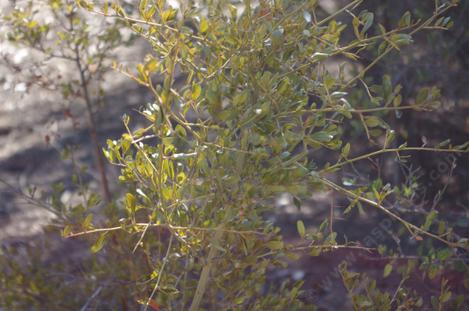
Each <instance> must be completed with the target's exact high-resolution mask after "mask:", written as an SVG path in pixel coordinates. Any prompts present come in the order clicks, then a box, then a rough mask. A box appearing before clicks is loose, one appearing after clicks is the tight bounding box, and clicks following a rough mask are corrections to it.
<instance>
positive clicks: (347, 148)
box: [340, 143, 350, 159]
mask: <svg viewBox="0 0 469 311" xmlns="http://www.w3.org/2000/svg"><path fill="white" fill-rule="evenodd" d="M349 153H350V143H347V144H346V145H345V146H344V147H343V148H342V151H341V152H340V155H341V156H342V158H344V159H346V158H347V157H348V155H349Z"/></svg>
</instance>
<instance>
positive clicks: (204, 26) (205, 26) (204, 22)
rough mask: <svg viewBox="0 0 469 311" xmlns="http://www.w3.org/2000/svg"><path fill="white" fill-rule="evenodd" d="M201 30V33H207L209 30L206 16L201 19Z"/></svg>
mask: <svg viewBox="0 0 469 311" xmlns="http://www.w3.org/2000/svg"><path fill="white" fill-rule="evenodd" d="M199 30H200V32H201V33H206V32H207V30H208V21H207V19H205V18H202V19H201V20H200V25H199Z"/></svg>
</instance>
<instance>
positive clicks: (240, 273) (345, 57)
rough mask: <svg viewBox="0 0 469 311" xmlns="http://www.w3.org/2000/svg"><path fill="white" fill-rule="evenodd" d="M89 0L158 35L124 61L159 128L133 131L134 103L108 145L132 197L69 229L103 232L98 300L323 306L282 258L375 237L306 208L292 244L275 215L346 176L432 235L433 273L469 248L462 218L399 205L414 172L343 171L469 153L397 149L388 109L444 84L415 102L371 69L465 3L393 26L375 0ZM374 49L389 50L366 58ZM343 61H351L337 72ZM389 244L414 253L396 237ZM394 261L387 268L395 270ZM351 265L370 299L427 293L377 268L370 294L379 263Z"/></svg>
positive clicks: (352, 284) (389, 304) (405, 224)
mask: <svg viewBox="0 0 469 311" xmlns="http://www.w3.org/2000/svg"><path fill="white" fill-rule="evenodd" d="M77 3H78V5H79V6H81V7H83V8H85V9H87V10H89V11H90V12H93V13H94V14H100V15H103V16H104V17H107V18H114V19H118V20H122V21H123V22H124V23H125V24H126V26H127V27H129V28H131V29H132V30H133V31H134V32H135V33H136V34H138V35H139V36H140V37H141V38H143V39H144V40H146V41H147V42H148V43H149V44H150V45H151V46H152V48H153V52H152V53H151V54H149V55H147V57H145V59H144V60H143V62H142V63H141V64H139V65H137V66H136V70H135V72H134V71H133V70H131V69H129V68H124V67H123V66H120V65H119V64H115V65H114V67H115V68H116V69H117V70H119V71H121V72H123V73H124V74H126V75H128V76H129V77H131V78H132V79H133V80H135V81H136V82H138V83H139V84H141V85H144V86H145V87H147V88H148V89H149V90H150V91H151V92H152V94H153V95H154V102H152V103H149V104H148V105H147V106H146V107H144V108H143V109H142V111H141V112H140V114H141V116H142V117H143V118H145V119H146V121H147V126H145V127H142V128H139V129H137V130H131V128H133V126H132V125H131V122H132V121H131V120H130V118H129V117H128V116H124V117H123V122H124V125H125V127H126V128H127V133H124V134H123V135H122V137H121V138H120V139H117V140H108V146H107V147H108V148H107V149H106V150H105V155H106V157H107V158H108V159H109V161H110V162H111V163H113V164H115V165H117V166H119V167H121V176H120V177H119V181H120V182H121V183H122V185H123V187H125V189H126V193H125V195H124V196H123V198H122V202H121V204H117V205H109V206H108V207H107V209H106V211H105V214H106V219H105V221H102V222H100V223H99V225H98V223H93V221H92V219H91V217H86V220H85V221H84V222H83V223H81V224H80V225H68V226H66V227H65V228H64V230H63V234H64V236H66V237H70V238H71V237H79V236H85V235H86V236H94V235H98V236H97V237H96V238H94V244H93V246H92V247H91V250H92V252H94V253H97V252H99V256H98V257H95V259H94V260H95V264H94V265H93V266H91V267H90V270H89V272H88V273H89V274H90V275H92V276H93V277H95V279H94V280H93V284H96V285H97V284H100V287H96V288H99V289H100V290H99V292H98V294H96V296H97V297H96V298H95V299H94V301H93V302H92V304H93V305H94V306H95V308H97V309H100V308H104V306H106V305H110V306H115V307H116V306H118V305H119V304H120V305H121V306H123V308H125V306H127V307H128V306H132V307H130V308H135V307H134V306H133V304H134V303H135V302H138V303H140V304H142V305H144V309H145V310H146V309H147V308H153V309H155V310H158V309H160V308H164V309H165V310H166V309H167V310H172V309H178V310H185V309H189V310H198V309H210V310H212V309H213V310H218V309H222V310H225V309H236V310H238V309H248V310H269V309H273V310H284V309H286V308H291V309H293V310H302V309H308V310H309V309H311V308H312V306H307V305H305V300H304V299H303V298H304V297H303V296H302V282H290V281H286V282H284V283H282V284H281V285H278V286H277V285H276V284H272V282H269V274H270V273H271V272H272V271H273V269H275V267H278V266H280V267H281V266H286V265H288V263H289V262H291V261H294V260H296V259H298V257H299V256H300V255H301V254H304V253H305V252H308V253H310V254H311V255H312V256H318V255H320V254H321V253H322V252H326V251H333V250H335V249H337V248H358V249H364V250H368V249H369V248H368V247H367V246H366V245H360V244H357V243H353V241H346V240H345V241H344V240H341V239H340V237H338V236H337V233H336V232H333V231H332V228H327V227H328V222H329V221H328V219H325V221H324V222H323V224H322V225H321V226H320V227H319V228H313V227H306V226H305V224H304V223H303V221H301V220H299V221H298V222H297V231H298V234H299V236H300V238H301V243H295V244H292V243H286V242H285V241H284V239H283V236H282V233H281V230H280V228H278V227H276V226H275V225H274V223H272V221H269V220H268V216H269V215H271V214H272V212H273V209H274V208H273V206H274V203H273V200H274V199H275V198H276V196H277V195H278V194H280V193H289V194H290V195H291V196H292V197H293V198H294V203H295V205H296V206H297V207H298V208H299V209H301V206H302V203H303V200H304V199H305V198H307V197H308V196H309V195H310V194H311V193H312V192H313V191H327V190H333V191H335V192H338V193H339V194H340V195H343V196H344V197H346V198H348V199H349V200H350V205H349V206H348V207H347V208H346V209H345V211H344V213H345V214H347V213H349V212H351V211H352V210H353V209H355V208H359V209H363V210H364V211H367V210H368V209H369V208H371V209H372V211H373V210H375V211H379V212H381V213H383V214H384V215H385V216H387V217H390V218H391V219H392V220H395V221H396V222H397V223H399V226H400V228H398V227H397V226H396V235H404V234H410V235H411V236H412V237H413V239H414V240H416V241H418V242H419V243H420V244H421V247H420V248H421V256H422V257H425V258H427V259H428V260H430V261H429V262H426V264H422V265H421V267H420V269H422V271H426V272H425V273H428V271H430V270H431V269H436V270H441V269H443V267H444V266H445V265H446V264H449V262H450V258H457V256H458V254H457V251H458V250H467V248H468V247H469V246H468V244H467V239H465V238H463V237H461V236H460V235H459V234H457V233H456V232H455V231H454V230H453V229H452V228H451V227H450V226H449V224H447V223H443V225H442V224H441V223H442V222H439V223H438V221H437V213H436V212H435V211H432V212H431V213H429V214H428V215H427V216H426V217H423V219H421V218H419V219H416V220H415V222H414V223H411V222H410V221H408V220H406V219H405V217H404V216H402V215H400V214H399V211H398V210H396V209H393V208H392V207H391V203H392V202H393V201H394V200H395V199H396V198H399V197H400V196H401V195H403V192H404V190H405V189H404V188H403V187H402V185H394V186H391V185H390V184H384V182H383V181H382V180H381V179H380V178H379V176H377V177H376V178H374V180H373V181H371V182H370V183H369V184H365V185H353V184H350V183H348V182H344V183H343V185H341V184H340V183H338V182H337V181H336V180H335V177H334V176H335V174H336V175H339V176H340V173H341V172H342V170H344V168H345V167H347V166H352V165H355V164H357V163H358V162H361V161H363V160H366V159H373V158H377V157H382V156H385V155H386V154H390V155H393V156H395V157H397V158H399V159H404V158H405V157H406V156H407V155H408V154H409V153H410V152H411V151H431V152H448V153H456V154H458V153H461V152H467V151H468V149H467V144H465V145H460V146H452V145H444V146H443V145H442V146H435V147H426V146H407V145H406V144H402V145H400V146H397V147H390V146H391V142H392V141H393V139H394V138H395V137H394V136H395V133H394V132H393V130H392V129H391V128H390V126H389V125H388V124H387V123H386V121H385V119H386V116H387V115H388V114H390V113H394V112H396V111H405V110H428V109H431V108H432V107H435V105H436V104H438V99H439V91H438V90H437V89H436V88H431V87H430V88H422V89H420V90H417V92H416V96H415V101H412V102H411V101H409V100H408V99H406V98H402V97H401V95H400V90H401V86H400V85H393V84H392V83H391V78H390V77H389V76H384V77H383V78H382V81H381V82H380V83H376V82H375V81H372V80H371V79H368V78H367V72H368V71H369V70H370V69H371V68H372V67H373V66H374V65H375V64H376V63H377V62H379V61H380V60H381V59H382V58H384V57H385V56H386V55H388V54H390V53H393V52H394V51H399V50H401V49H403V48H404V47H405V46H406V45H408V44H410V43H411V42H412V37H413V36H414V35H415V34H416V33H417V32H418V31H421V30H425V29H426V28H432V27H434V26H437V27H439V28H445V27H446V25H447V24H448V22H449V21H448V19H447V18H446V17H445V15H444V14H445V13H446V12H447V11H448V10H449V9H450V8H452V7H454V6H455V5H456V2H454V1H453V2H444V3H443V4H441V5H439V6H438V7H437V8H436V9H435V12H434V14H433V15H431V16H429V17H428V18H427V19H425V20H415V19H414V18H413V17H412V14H411V13H405V14H404V15H403V16H402V18H401V19H400V20H399V21H396V26H395V28H393V29H385V28H384V27H383V26H382V25H380V24H378V23H377V22H376V21H374V15H373V13H371V12H368V11H361V12H359V5H360V3H361V1H352V2H350V3H349V4H348V5H346V6H345V7H343V8H342V9H340V10H339V11H337V12H336V13H334V14H332V15H330V16H327V17H321V16H318V15H321V12H320V11H319V10H318V8H317V3H316V1H302V2H298V1H286V0H285V1H273V2H266V1H260V3H259V5H257V6H255V5H253V4H252V3H251V2H250V1H249V0H247V1H244V2H243V3H237V4H231V3H229V2H224V1H215V2H212V1H209V2H208V3H205V2H204V3H197V4H196V3H186V2H179V3H178V6H177V7H175V6H171V5H170V4H169V3H166V2H165V1H155V2H150V1H145V0H143V1H140V4H139V6H138V8H135V9H134V10H132V9H128V8H123V7H121V6H119V5H118V4H116V3H114V4H112V5H111V4H107V3H106V4H104V5H102V6H99V5H94V4H92V3H91V2H88V1H84V0H80V1H77ZM339 20H341V21H339ZM364 51H366V52H369V51H372V52H373V53H374V55H375V57H374V59H373V61H371V62H370V63H369V65H367V66H365V67H363V68H356V67H358V66H353V65H354V64H356V61H357V60H358V59H359V58H360V55H361V53H363V52H364ZM334 63H340V64H341V65H339V66H338V69H337V71H336V72H334V71H333V70H331V68H332V67H331V66H332V65H333V64H334ZM345 64H352V66H349V67H347V66H345ZM350 67H352V69H350ZM352 127H355V128H356V127H360V129H361V130H360V131H359V132H360V134H359V135H360V139H362V140H363V141H364V142H365V141H366V149H367V150H366V151H363V148H362V146H360V145H357V144H356V143H354V142H353V141H352V140H351V139H350V138H349V137H350V136H349V135H347V131H349V130H350V129H351V128H352ZM324 157H326V158H327V161H324V160H322V159H323V158H324ZM361 170H363V171H364V172H370V171H372V167H371V168H370V167H367V166H366V165H364V166H363V168H361ZM372 211H370V212H369V213H373V212H372ZM380 251H381V252H382V253H383V254H386V255H387V256H390V257H392V258H394V257H396V258H397V257H398V256H399V254H398V253H397V252H395V251H394V250H393V249H391V248H390V247H388V248H387V249H386V248H385V247H382V246H381V247H380ZM409 262H411V263H409V265H408V267H409V268H408V269H399V271H400V272H399V273H400V274H401V276H402V277H403V279H405V278H407V276H408V275H409V273H410V271H411V270H412V269H413V266H412V262H413V261H411V260H409ZM392 267H393V266H392V264H389V265H387V266H386V268H385V271H384V273H385V275H389V274H390V273H391V272H392ZM341 275H342V277H343V280H344V284H345V286H346V288H347V290H349V292H350V294H351V296H352V297H353V299H352V300H353V305H354V307H355V308H356V309H359V310H361V309H370V310H371V309H373V306H374V305H377V306H381V307H382V309H383V310H390V309H397V308H405V306H406V305H407V306H414V307H416V306H419V305H422V304H423V302H421V301H419V299H418V297H417V298H415V299H414V296H413V295H411V294H409V295H407V294H405V293H404V294H402V295H401V294H399V295H397V296H395V297H392V296H391V295H390V294H389V293H382V292H380V291H379V290H377V289H376V284H375V283H373V282H366V284H368V286H367V294H362V293H357V291H359V289H357V287H358V283H357V282H358V281H359V280H361V282H363V280H364V279H366V277H362V276H360V275H358V274H356V273H352V272H348V271H347V269H346V265H343V266H341ZM402 287H404V286H402ZM96 290H97V289H96ZM403 291H404V290H403ZM447 292H448V291H447V287H446V285H445V286H442V294H441V295H440V297H437V298H435V299H434V303H435V304H436V305H438V304H440V306H443V305H444V304H445V303H448V302H449V301H450V298H451V294H447ZM94 293H96V291H95V292H94ZM409 293H410V292H409ZM89 296H90V297H94V294H93V293H89ZM460 300H461V299H460V298H458V299H456V300H454V301H452V303H455V304H457V303H461V301H460ZM111 308H112V307H111Z"/></svg>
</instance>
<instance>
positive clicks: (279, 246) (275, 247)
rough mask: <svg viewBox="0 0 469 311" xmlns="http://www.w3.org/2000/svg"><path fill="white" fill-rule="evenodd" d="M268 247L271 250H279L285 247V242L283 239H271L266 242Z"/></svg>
mask: <svg viewBox="0 0 469 311" xmlns="http://www.w3.org/2000/svg"><path fill="white" fill-rule="evenodd" d="M266 246H267V247H268V248H270V249H271V250H278V249H282V248H283V242H282V241H270V242H268V243H267V244H266Z"/></svg>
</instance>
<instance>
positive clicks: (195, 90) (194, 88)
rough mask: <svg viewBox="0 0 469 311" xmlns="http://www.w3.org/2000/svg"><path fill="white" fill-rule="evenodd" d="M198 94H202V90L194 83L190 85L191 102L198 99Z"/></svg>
mask: <svg viewBox="0 0 469 311" xmlns="http://www.w3.org/2000/svg"><path fill="white" fill-rule="evenodd" d="M200 94H202V88H201V87H200V85H198V84H196V83H194V84H193V85H192V95H191V97H192V100H197V99H198V98H199V97H200Z"/></svg>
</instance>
